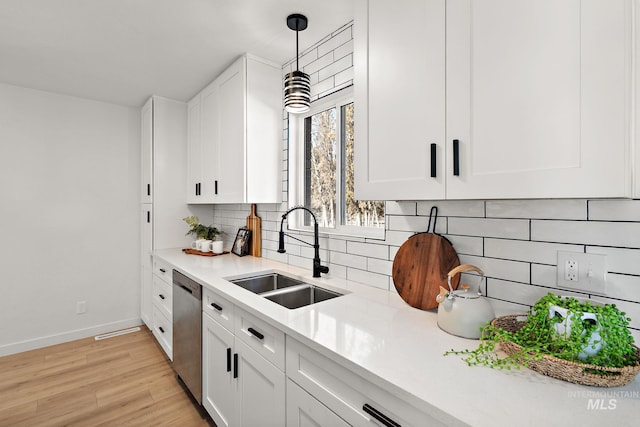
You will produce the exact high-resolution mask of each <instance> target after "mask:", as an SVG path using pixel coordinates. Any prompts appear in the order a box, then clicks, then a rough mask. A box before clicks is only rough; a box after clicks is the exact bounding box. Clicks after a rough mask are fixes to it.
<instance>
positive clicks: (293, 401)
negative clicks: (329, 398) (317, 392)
mask: <svg viewBox="0 0 640 427" xmlns="http://www.w3.org/2000/svg"><path fill="white" fill-rule="evenodd" d="M307 426H327V427H348V426H349V424H348V423H347V422H346V421H345V420H343V419H342V418H340V417H339V416H337V415H336V414H335V412H333V411H331V410H330V409H329V408H327V407H326V406H324V405H323V404H322V403H320V401H319V400H318V399H316V398H315V397H313V396H311V395H310V394H309V393H307V392H306V391H304V390H303V389H302V388H301V387H300V386H298V385H297V384H296V383H294V382H293V381H291V380H290V379H287V427H307Z"/></svg>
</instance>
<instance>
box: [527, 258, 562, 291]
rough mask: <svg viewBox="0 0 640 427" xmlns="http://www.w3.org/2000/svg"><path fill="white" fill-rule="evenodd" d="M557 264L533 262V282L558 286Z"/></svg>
mask: <svg viewBox="0 0 640 427" xmlns="http://www.w3.org/2000/svg"><path fill="white" fill-rule="evenodd" d="M556 283H557V278H556V266H555V265H554V266H551V265H542V264H531V284H532V285H539V286H547V287H553V288H555V287H557V285H556Z"/></svg>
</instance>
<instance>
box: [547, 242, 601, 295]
mask: <svg viewBox="0 0 640 427" xmlns="http://www.w3.org/2000/svg"><path fill="white" fill-rule="evenodd" d="M606 261H607V256H606V255H602V254H587V253H583V252H565V251H558V267H557V284H558V287H559V288H563V289H571V290H573V291H582V292H588V293H590V294H598V295H605V294H606V284H607V271H606ZM574 263H575V264H576V265H577V280H567V276H568V275H567V273H568V272H567V271H566V268H567V266H568V265H573V264H574Z"/></svg>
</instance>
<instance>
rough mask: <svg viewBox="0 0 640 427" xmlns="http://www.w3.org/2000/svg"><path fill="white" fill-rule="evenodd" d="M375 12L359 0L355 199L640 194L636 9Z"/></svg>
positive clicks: (469, 6)
mask: <svg viewBox="0 0 640 427" xmlns="http://www.w3.org/2000/svg"><path fill="white" fill-rule="evenodd" d="M378 3H379V2H374V1H370V0H358V1H357V3H356V4H357V6H356V15H355V25H354V29H355V30H356V33H355V37H356V46H357V47H356V50H355V54H356V56H355V64H354V65H355V71H356V74H355V80H356V85H355V86H356V106H355V112H356V114H358V116H357V117H356V120H357V121H356V126H357V128H356V132H357V134H356V148H355V155H356V197H358V198H369V199H381V198H383V199H387V200H389V199H391V200H394V199H395V200H397V199H440V198H446V199H479V198H480V199H487V198H549V197H551V198H572V197H630V196H631V195H632V192H631V191H632V190H631V187H632V185H631V184H632V172H631V161H630V160H629V155H630V153H631V148H630V135H631V133H630V130H631V129H632V126H631V123H632V122H631V115H630V112H631V97H630V95H629V94H630V90H631V88H632V74H631V60H632V58H633V55H632V52H631V35H632V31H631V29H632V16H631V13H630V3H629V2H628V1H626V0H613V1H604V0H601V1H580V0H573V1H566V2H557V1H554V0H541V1H536V2H530V1H526V0H515V1H514V0H476V1H470V0H450V1H447V2H446V17H445V14H444V3H445V2H444V0H429V1H426V2H423V1H414V0H407V1H403V2H402V7H398V4H397V3H394V4H393V6H388V7H386V6H385V5H380V4H378ZM393 8H396V9H398V10H399V12H394V11H393ZM407 8H408V9H407ZM406 10H409V13H406ZM427 10H429V11H430V13H429V18H428V19H429V20H427V18H426V17H425V15H426V14H427ZM416 28H421V30H416ZM443 30H444V33H443V32H442V31H443ZM420 31H421V32H420ZM428 31H432V32H433V34H427V32H428ZM394 37H395V38H394ZM387 40H392V41H393V40H396V41H397V42H395V43H386V41H387ZM401 40H405V41H404V43H401V42H400V41H401ZM402 44H408V46H411V48H410V50H407V51H405V50H404V47H402V46H400V47H398V45H402ZM394 50H395V52H394ZM388 58H392V60H391V61H389V59H388ZM383 61H385V63H387V64H388V62H391V63H392V64H395V65H396V66H395V67H389V66H388V65H387V66H386V67H382V66H381V64H382V63H383ZM427 65H429V66H427ZM385 68H386V69H391V70H385ZM394 69H395V70H394ZM444 69H446V74H438V73H435V72H434V71H433V70H444ZM425 76H428V77H425ZM434 76H435V77H434ZM443 79H444V80H445V81H446V85H444V86H443V85H442V81H443ZM425 80H426V81H427V82H425ZM432 81H435V82H436V83H435V85H436V86H441V87H443V88H444V87H446V98H445V97H444V96H443V95H442V94H441V93H438V92H432V93H430V94H429V96H427V90H426V89H427V88H428V86H427V85H428V84H429V83H430V82H432ZM413 87H415V88H416V89H413ZM407 99H408V100H410V101H407ZM411 100H414V101H411ZM415 112H417V114H414V113H415ZM445 113H446V115H445ZM402 114H406V116H402ZM430 117H436V118H437V121H438V122H440V123H443V124H445V125H446V138H445V139H444V140H443V137H442V132H440V131H439V132H437V133H432V129H434V127H433V126H432V125H431V124H430V120H429V118H430ZM385 118H386V120H385ZM432 134H433V135H436V134H437V135H438V136H437V137H435V136H434V137H429V138H424V137H425V135H426V136H429V135H432ZM426 139H429V140H426ZM427 143H436V144H437V146H436V152H437V156H438V159H437V160H438V161H440V160H442V162H444V167H441V165H442V163H439V162H438V161H436V171H437V174H436V175H437V177H436V178H432V179H431V181H429V180H428V179H426V177H428V176H429V172H430V164H429V162H427V161H424V159H425V153H426V152H427V148H426V145H425V144H427ZM398 147H402V148H401V149H398ZM454 151H457V153H454ZM440 156H441V157H440ZM442 172H444V176H443V175H442ZM411 177H417V178H419V179H418V180H416V181H415V185H413V183H412V181H411V180H410V179H409V178H411ZM420 180H422V183H421V182H420ZM438 180H440V183H441V184H443V185H444V187H443V188H444V193H443V192H442V191H443V190H442V187H441V188H440V189H439V190H438V189H436V190H434V189H432V184H433V185H435V182H437V181H438ZM436 187H437V186H436ZM443 196H444V197H443Z"/></svg>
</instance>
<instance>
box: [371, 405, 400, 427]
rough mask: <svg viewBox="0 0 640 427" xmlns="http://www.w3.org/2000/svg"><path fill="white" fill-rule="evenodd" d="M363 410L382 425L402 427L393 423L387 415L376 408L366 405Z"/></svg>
mask: <svg viewBox="0 0 640 427" xmlns="http://www.w3.org/2000/svg"><path fill="white" fill-rule="evenodd" d="M362 410H363V411H364V412H366V413H367V414H369V415H371V416H372V417H373V418H375V419H376V420H378V421H380V422H381V423H382V425H384V426H386V427H401V426H400V424H398V423H397V422H395V421H393V420H392V419H391V418H389V417H387V416H386V415H385V414H383V413H382V412H380V411H378V410H377V409H376V408H374V407H373V406H371V405H369V404H368V403H365V404H364V406H363V407H362Z"/></svg>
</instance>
